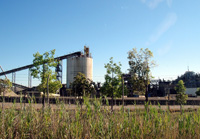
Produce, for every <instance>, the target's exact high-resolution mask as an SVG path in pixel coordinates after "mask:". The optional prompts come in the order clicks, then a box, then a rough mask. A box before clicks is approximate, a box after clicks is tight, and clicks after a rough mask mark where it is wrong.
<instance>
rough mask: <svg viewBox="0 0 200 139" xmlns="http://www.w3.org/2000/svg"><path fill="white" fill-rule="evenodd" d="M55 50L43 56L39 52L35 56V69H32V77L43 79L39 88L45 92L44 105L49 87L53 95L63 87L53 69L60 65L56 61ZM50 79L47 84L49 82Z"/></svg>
mask: <svg viewBox="0 0 200 139" xmlns="http://www.w3.org/2000/svg"><path fill="white" fill-rule="evenodd" d="M54 54H55V49H54V50H51V51H50V52H45V53H44V54H43V55H41V54H40V53H39V52H37V53H36V54H33V57H34V60H33V65H34V67H33V68H31V75H32V76H33V77H34V78H38V79H41V83H40V84H39V86H38V89H39V90H40V91H43V93H44V95H43V104H44V103H45V102H44V100H45V93H46V91H47V86H49V90H50V92H51V93H55V92H56V91H57V90H58V89H59V88H61V87H62V84H61V82H60V81H58V80H57V79H56V72H53V71H52V68H55V67H56V66H57V64H58V62H56V61H55V60H54ZM48 79H49V81H48V83H49V84H47V80H48Z"/></svg>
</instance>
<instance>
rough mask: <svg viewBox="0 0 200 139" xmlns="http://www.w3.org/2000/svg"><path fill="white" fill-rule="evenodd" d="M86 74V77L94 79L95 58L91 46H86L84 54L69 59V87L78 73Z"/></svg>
mask: <svg viewBox="0 0 200 139" xmlns="http://www.w3.org/2000/svg"><path fill="white" fill-rule="evenodd" d="M78 72H81V73H83V74H85V77H86V78H89V79H90V80H92V79H93V59H92V56H91V54H90V51H89V48H88V47H86V46H84V54H82V55H81V56H80V57H71V58H68V59H67V88H69V85H70V83H72V82H73V81H74V77H76V75H77V73H78Z"/></svg>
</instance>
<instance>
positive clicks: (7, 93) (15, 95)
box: [1, 90, 18, 97]
mask: <svg viewBox="0 0 200 139" xmlns="http://www.w3.org/2000/svg"><path fill="white" fill-rule="evenodd" d="M1 96H3V92H1ZM4 96H7V97H8V96H9V97H17V96H18V95H17V94H16V93H15V92H13V91H12V90H6V91H5V92H4Z"/></svg>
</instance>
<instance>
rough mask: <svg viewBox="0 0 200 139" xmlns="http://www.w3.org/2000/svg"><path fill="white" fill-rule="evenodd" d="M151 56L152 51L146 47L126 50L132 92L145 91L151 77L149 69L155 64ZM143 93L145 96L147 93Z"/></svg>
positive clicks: (141, 92)
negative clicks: (138, 49)
mask: <svg viewBox="0 0 200 139" xmlns="http://www.w3.org/2000/svg"><path fill="white" fill-rule="evenodd" d="M152 58H153V53H152V52H151V51H150V50H149V49H148V48H146V49H143V48H141V49H140V51H139V52H138V51H137V49H136V48H133V49H132V50H130V51H129V52H128V60H129V66H130V68H129V72H130V74H131V79H130V83H131V85H130V87H131V90H132V91H133V92H139V94H145V92H147V86H148V84H149V83H150V81H149V80H150V78H151V74H150V69H151V68H152V67H154V66H155V62H154V61H153V60H151V59H152ZM145 95H146V97H147V93H146V94H145Z"/></svg>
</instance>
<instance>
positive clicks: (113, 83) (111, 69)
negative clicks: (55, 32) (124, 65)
mask: <svg viewBox="0 0 200 139" xmlns="http://www.w3.org/2000/svg"><path fill="white" fill-rule="evenodd" d="M105 68H106V75H105V82H104V84H103V86H102V87H101V92H102V94H103V95H106V96H110V97H121V94H122V79H121V75H122V72H121V63H119V64H116V63H114V62H113V57H111V58H110V61H109V63H107V64H105Z"/></svg>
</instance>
